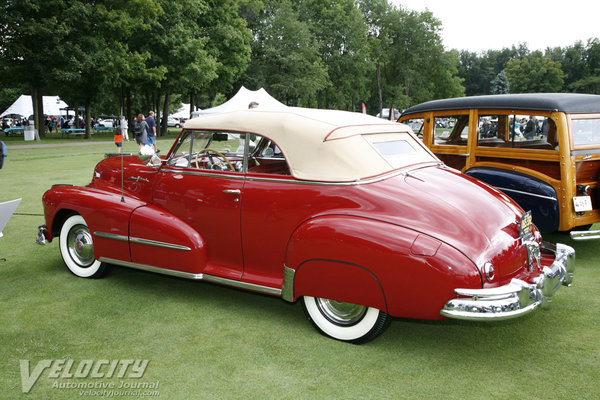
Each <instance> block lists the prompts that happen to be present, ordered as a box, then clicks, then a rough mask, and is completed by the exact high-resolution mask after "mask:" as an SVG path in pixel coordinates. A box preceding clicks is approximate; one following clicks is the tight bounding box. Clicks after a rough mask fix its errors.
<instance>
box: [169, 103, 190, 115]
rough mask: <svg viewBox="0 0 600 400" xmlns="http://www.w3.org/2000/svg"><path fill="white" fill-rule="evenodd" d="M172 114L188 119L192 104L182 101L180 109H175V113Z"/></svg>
mask: <svg viewBox="0 0 600 400" xmlns="http://www.w3.org/2000/svg"><path fill="white" fill-rule="evenodd" d="M170 116H171V117H174V118H185V119H188V118H189V117H190V104H189V103H182V104H181V107H180V108H179V110H177V111H175V112H174V113H173V114H170Z"/></svg>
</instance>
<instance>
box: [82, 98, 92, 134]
mask: <svg viewBox="0 0 600 400" xmlns="http://www.w3.org/2000/svg"><path fill="white" fill-rule="evenodd" d="M84 122H85V138H86V139H91V137H92V124H91V122H92V106H91V105H90V103H87V104H86V105H85V119H84Z"/></svg>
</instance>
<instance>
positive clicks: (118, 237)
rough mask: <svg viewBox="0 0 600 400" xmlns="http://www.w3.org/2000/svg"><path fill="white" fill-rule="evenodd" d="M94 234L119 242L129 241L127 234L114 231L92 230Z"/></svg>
mask: <svg viewBox="0 0 600 400" xmlns="http://www.w3.org/2000/svg"><path fill="white" fill-rule="evenodd" d="M94 236H98V237H101V238H104V239H112V240H118V241H120V242H129V237H128V236H123V235H116V234H114V233H107V232H94Z"/></svg>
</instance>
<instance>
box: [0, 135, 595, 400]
mask: <svg viewBox="0 0 600 400" xmlns="http://www.w3.org/2000/svg"><path fill="white" fill-rule="evenodd" d="M2 140H4V139H2ZM48 140H49V139H45V140H44V141H46V142H47V141H48ZM57 140H58V139H57ZM69 140H71V141H76V140H85V139H69ZM107 140H110V138H108V139H107ZM8 144H9V145H16V144H22V138H21V140H20V141H18V142H17V141H15V142H13V141H9V143H8ZM159 147H160V148H161V149H162V150H163V152H166V151H167V150H168V148H169V147H170V141H165V142H159ZM136 148H137V147H136V146H135V144H134V143H126V144H125V151H126V152H133V151H135V150H136ZM114 149H115V146H114V145H113V144H111V143H102V142H98V143H97V144H96V145H95V146H78V147H52V148H26V149H15V148H13V149H11V148H10V147H9V149H8V154H9V157H8V159H7V160H6V162H5V165H4V169H2V170H0V201H6V200H12V199H14V198H18V197H21V198H22V199H23V201H22V203H21V204H20V206H19V208H18V209H17V213H20V214H41V213H42V205H41V196H42V194H43V192H44V191H45V190H46V189H48V188H49V187H50V186H51V185H52V184H55V183H72V184H76V185H83V184H86V183H88V182H89V181H90V179H91V176H92V171H93V167H94V165H95V164H96V163H97V162H98V161H99V160H101V159H102V158H103V155H104V154H105V153H109V152H114ZM43 222H44V221H43V218H42V217H40V216H36V215H14V216H13V217H12V219H11V220H10V222H9V224H8V225H7V227H6V228H5V229H4V237H3V238H0V257H4V258H6V259H7V261H6V262H0V372H1V373H0V393H1V394H0V398H2V399H18V398H26V399H27V398H29V399H74V398H86V397H92V396H91V395H90V393H87V394H86V393H81V392H82V390H80V389H73V388H60V387H53V386H55V385H60V384H61V383H63V384H64V383H70V384H72V383H75V384H90V385H93V384H98V383H101V384H105V385H107V384H110V383H112V384H114V385H116V387H117V389H113V390H119V389H118V386H119V385H120V382H121V381H124V382H125V383H126V384H136V383H139V382H142V383H146V384H150V383H153V384H155V383H156V382H159V383H158V388H156V389H154V390H150V391H149V392H145V393H146V394H148V396H146V398H148V397H150V396H149V395H150V394H159V395H160V396H159V398H164V399H227V398H232V399H313V398H319V399H321V398H324V399H342V398H343V399H365V398H373V399H507V400H513V399H573V398H585V399H592V398H598V396H599V394H598V393H600V384H599V383H598V380H599V378H600V329H599V328H600V327H599V323H600V301H599V298H600V296H599V294H600V279H599V278H600V271H599V270H598V269H599V268H600V267H599V266H598V265H597V264H598V259H599V257H600V245H599V243H598V242H597V241H588V242H576V243H574V242H572V241H571V240H570V239H569V237H568V236H566V235H563V234H554V235H546V240H550V241H554V242H555V241H562V242H564V243H567V244H569V245H572V246H574V247H575V249H576V250H577V262H578V264H577V270H576V275H575V281H574V283H573V287H571V288H568V289H567V288H561V289H560V290H559V291H558V292H557V293H556V295H555V297H554V304H553V305H552V307H551V309H550V310H547V311H545V310H539V311H538V312H535V313H534V314H532V315H530V316H526V317H524V318H522V319H518V320H513V321H507V322H500V323H467V322H457V321H443V322H439V321H435V322H428V321H413V320H403V319H397V320H394V322H393V323H392V325H391V326H390V327H389V329H388V330H387V331H386V332H385V333H384V334H383V335H382V336H381V337H379V338H378V339H376V340H375V341H373V342H370V343H368V344H366V345H362V346H355V345H350V344H345V343H341V342H337V341H334V340H330V339H327V338H325V337H323V336H321V335H319V334H318V333H317V332H316V331H315V330H314V329H313V328H312V326H311V325H310V323H309V322H308V321H307V320H306V319H305V317H304V315H303V312H302V308H301V306H300V304H288V303H286V302H284V301H283V300H281V299H278V298H275V297H268V296H263V295H257V294H253V293H249V292H244V291H239V290H235V289H230V288H225V287H220V286H216V285H211V284H207V283H201V282H192V281H186V280H182V279H176V278H171V277H166V276H162V275H154V274H150V273H144V272H140V271H135V270H128V269H124V268H115V269H114V270H113V271H112V272H111V274H110V275H108V276H107V277H106V278H104V279H99V280H89V279H81V278H77V277H75V276H74V275H72V274H71V273H69V272H68V271H67V269H66V267H65V266H64V265H63V262H62V259H61V257H60V254H59V249H58V243H57V241H54V242H52V243H51V244H48V245H46V246H39V245H37V244H36V243H35V242H34V239H35V234H36V228H37V226H38V225H40V224H42V223H43ZM596 228H600V226H598V225H596ZM20 360H29V362H30V370H33V369H34V367H35V366H36V365H37V363H38V362H39V361H41V360H73V361H74V362H75V365H76V366H77V365H79V364H80V363H81V362H82V361H85V360H92V361H95V362H97V361H98V360H108V361H112V360H149V364H148V366H147V368H146V370H145V374H144V375H143V377H142V378H139V379H130V378H128V376H127V375H126V376H125V379H119V378H117V377H112V378H107V377H103V378H92V377H88V378H71V379H68V378H60V377H59V378H53V377H51V374H52V372H51V371H50V369H46V370H45V371H43V372H42V373H41V375H40V378H39V379H38V380H37V382H36V383H35V385H34V386H33V387H32V388H31V391H30V392H29V393H28V394H23V393H22V389H21V382H22V379H21V369H20ZM84 365H85V363H84ZM104 371H106V369H105V370H104ZM31 372H32V371H30V373H31ZM86 390H90V389H86ZM91 390H96V391H99V390H101V389H91ZM121 390H123V389H121ZM132 390H133V391H135V390H137V389H132ZM143 390H148V389H142V391H143ZM136 393H137V392H136ZM134 394H135V393H134ZM95 397H98V396H95ZM115 397H121V398H131V397H133V394H132V393H129V394H128V395H125V394H123V393H120V394H119V393H117V395H115Z"/></svg>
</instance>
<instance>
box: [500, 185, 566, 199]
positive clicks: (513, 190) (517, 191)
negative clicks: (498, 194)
mask: <svg viewBox="0 0 600 400" xmlns="http://www.w3.org/2000/svg"><path fill="white" fill-rule="evenodd" d="M494 187H495V188H496V189H498V190H501V191H503V192H513V193H518V194H524V195H528V196H533V197H537V198H540V199H547V200H556V197H551V196H544V195H543V194H535V193H529V192H523V191H522V190H515V189H508V188H504V187H500V186H494Z"/></svg>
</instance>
